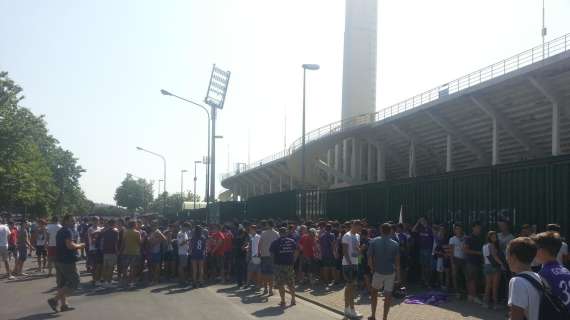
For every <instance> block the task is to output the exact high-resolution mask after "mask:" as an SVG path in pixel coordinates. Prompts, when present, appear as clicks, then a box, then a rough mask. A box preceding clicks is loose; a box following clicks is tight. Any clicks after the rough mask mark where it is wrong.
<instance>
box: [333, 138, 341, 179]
mask: <svg viewBox="0 0 570 320" xmlns="http://www.w3.org/2000/svg"><path fill="white" fill-rule="evenodd" d="M340 159H341V150H340V144H335V146H334V169H335V170H336V172H340ZM338 182H339V181H338V176H336V175H335V176H334V184H337V183H338Z"/></svg>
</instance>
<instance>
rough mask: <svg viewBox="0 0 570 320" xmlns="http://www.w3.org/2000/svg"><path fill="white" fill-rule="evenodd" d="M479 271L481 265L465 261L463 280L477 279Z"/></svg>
mask: <svg viewBox="0 0 570 320" xmlns="http://www.w3.org/2000/svg"><path fill="white" fill-rule="evenodd" d="M480 273H481V266H480V265H478V264H472V263H466V264H465V280H467V281H471V280H475V281H477V280H478V279H479V274H480Z"/></svg>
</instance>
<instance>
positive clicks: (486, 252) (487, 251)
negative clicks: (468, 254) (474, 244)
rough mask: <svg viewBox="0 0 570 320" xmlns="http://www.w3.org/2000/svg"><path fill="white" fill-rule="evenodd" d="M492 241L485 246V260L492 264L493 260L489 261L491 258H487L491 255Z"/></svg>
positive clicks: (486, 262)
mask: <svg viewBox="0 0 570 320" xmlns="http://www.w3.org/2000/svg"><path fill="white" fill-rule="evenodd" d="M489 245H490V243H486V244H485V245H484V246H483V259H484V260H485V264H491V261H489V258H487V257H488V256H490V255H491V248H490V247H489Z"/></svg>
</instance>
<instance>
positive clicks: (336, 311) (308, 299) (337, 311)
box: [285, 290, 344, 316]
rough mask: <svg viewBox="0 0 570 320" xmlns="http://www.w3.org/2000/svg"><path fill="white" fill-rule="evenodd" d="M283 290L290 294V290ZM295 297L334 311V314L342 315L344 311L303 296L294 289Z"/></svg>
mask: <svg viewBox="0 0 570 320" xmlns="http://www.w3.org/2000/svg"><path fill="white" fill-rule="evenodd" d="M285 291H286V292H287V293H289V294H291V292H289V290H285ZM295 297H297V298H299V299H301V300H304V301H307V302H310V303H312V304H314V305H317V306H319V307H321V308H323V309H327V310H328V311H331V312H334V313H336V314H338V315H341V316H344V312H342V311H341V310H338V309H336V308H333V307H331V306H328V305H326V304H324V303H322V302H319V301H317V300H315V299H312V298H307V297H305V296H304V295H300V294H298V293H297V292H296V291H295Z"/></svg>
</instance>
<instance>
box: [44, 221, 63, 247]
mask: <svg viewBox="0 0 570 320" xmlns="http://www.w3.org/2000/svg"><path fill="white" fill-rule="evenodd" d="M59 229H61V224H59V223H55V224H54V223H50V224H48V225H47V232H48V242H49V243H48V244H49V246H50V247H55V236H56V235H57V232H58V231H59Z"/></svg>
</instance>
